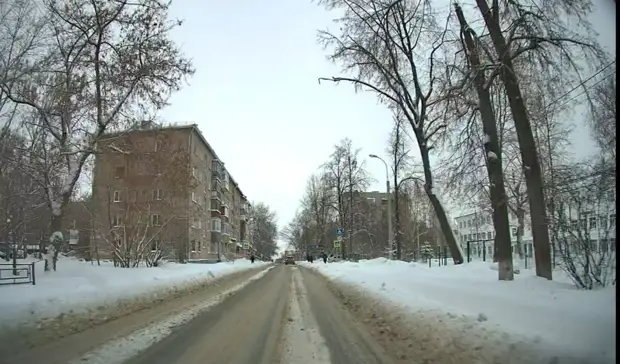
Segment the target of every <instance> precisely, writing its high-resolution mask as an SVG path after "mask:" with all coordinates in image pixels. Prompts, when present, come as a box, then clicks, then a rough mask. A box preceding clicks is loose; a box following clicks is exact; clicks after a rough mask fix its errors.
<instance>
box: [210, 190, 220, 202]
mask: <svg viewBox="0 0 620 364" xmlns="http://www.w3.org/2000/svg"><path fill="white" fill-rule="evenodd" d="M211 200H216V201H219V202H222V193H221V192H220V191H218V190H215V189H212V190H211Z"/></svg>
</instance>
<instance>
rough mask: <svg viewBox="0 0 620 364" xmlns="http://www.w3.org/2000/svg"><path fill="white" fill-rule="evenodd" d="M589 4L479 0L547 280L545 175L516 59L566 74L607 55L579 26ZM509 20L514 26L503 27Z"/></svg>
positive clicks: (540, 270) (541, 271)
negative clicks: (578, 63)
mask: <svg viewBox="0 0 620 364" xmlns="http://www.w3.org/2000/svg"><path fill="white" fill-rule="evenodd" d="M589 3H590V2H589V1H581V2H573V1H564V0H557V1H549V2H547V3H545V4H544V5H538V4H536V3H530V2H525V1H510V2H502V3H501V6H500V2H499V1H497V0H493V1H492V3H491V6H489V4H488V2H487V1H486V0H476V5H477V7H478V9H479V11H480V14H481V16H482V18H483V19H484V23H485V26H486V28H487V30H488V31H489V36H490V38H491V40H492V44H493V48H494V51H495V56H494V57H493V58H494V62H493V63H494V64H497V67H496V68H495V69H496V72H495V73H496V75H497V76H499V77H500V79H501V81H502V84H503V85H504V92H505V93H506V96H507V97H508V101H509V105H510V109H511V113H512V116H513V120H514V122H515V130H516V133H517V136H518V140H519V147H520V152H521V160H522V163H523V165H524V174H525V180H526V184H527V190H528V198H529V206H530V216H531V220H532V235H533V238H534V247H535V250H536V258H535V259H536V274H537V275H538V276H541V277H545V278H547V279H552V266H551V249H550V239H549V231H548V227H547V218H546V205H545V198H544V197H545V196H544V190H543V175H542V171H541V167H540V161H539V155H538V148H537V145H536V142H535V138H534V133H533V131H532V126H531V121H530V116H529V114H528V108H527V105H526V103H525V101H524V98H523V93H522V88H521V87H520V85H519V78H520V75H519V74H518V73H517V71H518V69H517V68H516V67H515V63H516V62H518V60H519V59H521V58H524V59H525V58H526V57H527V61H529V62H532V63H534V64H545V65H547V67H548V66H553V67H554V68H555V70H556V71H558V72H562V71H565V70H562V69H560V67H561V65H562V64H569V65H571V66H575V59H576V58H577V57H579V56H581V57H583V56H584V55H592V56H595V57H597V58H602V54H601V52H600V50H599V48H598V47H596V45H595V44H593V42H590V41H589V40H588V39H584V37H583V36H581V35H580V34H579V30H580V29H577V28H579V26H581V24H582V23H585V16H586V15H587V14H588V12H589V8H590V4H589ZM567 14H568V16H570V17H572V20H575V21H577V22H578V23H577V24H578V26H576V27H573V26H571V27H570V28H569V27H568V26H567V25H566V24H568V23H567V22H564V19H565V18H566V15H567ZM504 24H510V25H509V27H508V28H503V25H504ZM571 24H572V22H571ZM584 52H587V53H584ZM562 61H563V62H562ZM556 65H557V66H556ZM562 75H563V76H564V78H567V77H568V73H567V72H562Z"/></svg>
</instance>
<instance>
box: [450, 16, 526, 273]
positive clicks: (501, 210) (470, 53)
mask: <svg viewBox="0 0 620 364" xmlns="http://www.w3.org/2000/svg"><path fill="white" fill-rule="evenodd" d="M455 10H456V14H457V17H458V20H459V24H460V26H461V32H462V34H463V38H464V43H465V47H464V48H465V50H466V54H467V58H468V60H469V63H470V64H471V72H472V73H473V80H474V81H473V82H474V86H473V87H474V89H475V90H476V93H477V95H478V111H479V113H480V119H481V121H482V129H483V132H484V142H483V145H484V150H485V156H486V158H485V162H486V167H487V173H488V179H489V182H490V183H489V194H490V197H491V206H492V208H493V226H494V227H495V245H494V246H495V249H496V252H497V254H496V259H497V262H498V275H499V279H500V280H513V279H514V272H513V264H512V250H511V246H512V242H511V239H510V222H509V220H508V197H507V196H506V189H505V187H504V173H503V172H504V170H503V167H502V151H501V147H500V143H499V136H498V130H497V120H496V118H495V113H494V110H493V102H492V99H491V94H490V91H489V86H488V83H487V78H488V77H487V75H486V72H485V68H484V66H485V65H484V64H483V63H482V61H481V54H482V53H483V52H484V51H483V50H482V49H481V47H480V45H479V44H480V42H478V44H476V42H475V41H476V39H475V34H474V32H473V30H471V27H470V26H469V24H468V23H467V21H466V20H465V16H464V15H463V11H462V10H461V8H460V6H459V5H455Z"/></svg>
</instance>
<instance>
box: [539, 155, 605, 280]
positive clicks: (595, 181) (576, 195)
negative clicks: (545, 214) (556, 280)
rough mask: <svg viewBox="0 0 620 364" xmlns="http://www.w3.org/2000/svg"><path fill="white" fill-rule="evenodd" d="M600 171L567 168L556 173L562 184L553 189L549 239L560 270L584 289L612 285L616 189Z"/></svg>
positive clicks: (595, 167)
mask: <svg viewBox="0 0 620 364" xmlns="http://www.w3.org/2000/svg"><path fill="white" fill-rule="evenodd" d="M601 167H603V168H602V169H601ZM604 167H605V166H601V165H599V166H589V167H579V166H569V168H566V169H564V170H563V171H562V170H560V171H557V172H556V173H557V174H558V175H559V176H561V177H562V180H563V181H564V183H562V184H561V185H558V186H556V189H555V193H556V199H555V201H556V209H555V210H554V215H553V216H552V217H551V218H552V224H551V229H552V235H553V236H554V238H555V239H556V242H557V247H558V252H559V255H560V261H561V264H562V268H563V269H564V270H565V271H566V272H567V273H568V274H569V276H570V277H571V278H572V279H573V281H574V283H575V284H576V285H577V286H578V287H579V288H584V289H594V288H597V287H604V286H606V285H609V284H612V283H613V284H615V269H616V247H615V242H616V240H615V229H616V208H615V201H614V197H615V196H613V195H614V191H615V187H616V186H615V183H614V182H613V180H614V179H615V176H613V175H612V174H609V173H606V172H607V171H608V169H607V168H604ZM600 172H602V173H600Z"/></svg>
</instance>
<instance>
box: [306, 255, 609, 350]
mask: <svg viewBox="0 0 620 364" xmlns="http://www.w3.org/2000/svg"><path fill="white" fill-rule="evenodd" d="M300 264H301V265H303V266H306V267H312V268H314V269H317V270H318V271H319V272H320V273H322V274H324V275H325V276H327V277H329V278H331V279H334V280H336V281H340V282H343V283H347V284H352V285H355V286H358V287H361V288H363V289H364V290H365V291H369V292H371V293H373V294H374V295H375V296H376V297H379V298H382V299H385V300H386V301H388V302H390V303H391V304H394V305H396V306H398V307H403V308H405V309H407V311H409V312H428V314H429V315H432V314H450V315H453V316H454V317H458V316H460V317H463V315H464V316H466V317H470V318H471V319H472V320H474V321H478V322H481V325H483V327H486V328H490V329H492V330H493V331H496V332H499V333H507V334H509V335H513V336H514V337H515V338H528V339H529V340H534V342H537V343H538V344H540V345H541V347H542V348H545V349H548V350H549V351H551V352H558V353H559V352H561V353H574V354H576V355H588V354H592V355H596V356H597V357H606V358H608V359H609V360H610V362H615V347H616V346H615V343H616V289H615V287H609V288H606V289H601V290H597V291H581V290H578V289H576V288H575V286H574V285H573V284H572V283H571V282H570V280H569V279H568V278H567V277H566V276H565V275H563V274H562V272H555V273H554V274H555V277H554V278H555V280H554V281H547V280H545V279H542V278H537V277H536V276H535V275H534V272H533V270H531V269H526V270H522V271H521V274H519V275H516V276H515V280H514V281H513V282H500V281H498V280H497V268H496V266H494V265H493V264H492V263H488V262H487V263H484V262H472V263H466V264H463V265H459V266H454V265H448V266H442V267H438V266H437V264H433V267H428V265H427V264H420V263H406V262H401V261H388V260H386V259H374V260H366V261H360V262H358V263H351V262H339V263H328V264H323V263H322V262H320V263H317V262H315V263H313V264H309V263H307V262H301V263H300ZM459 322H460V321H459ZM456 324H458V322H457V320H455V325H456Z"/></svg>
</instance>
